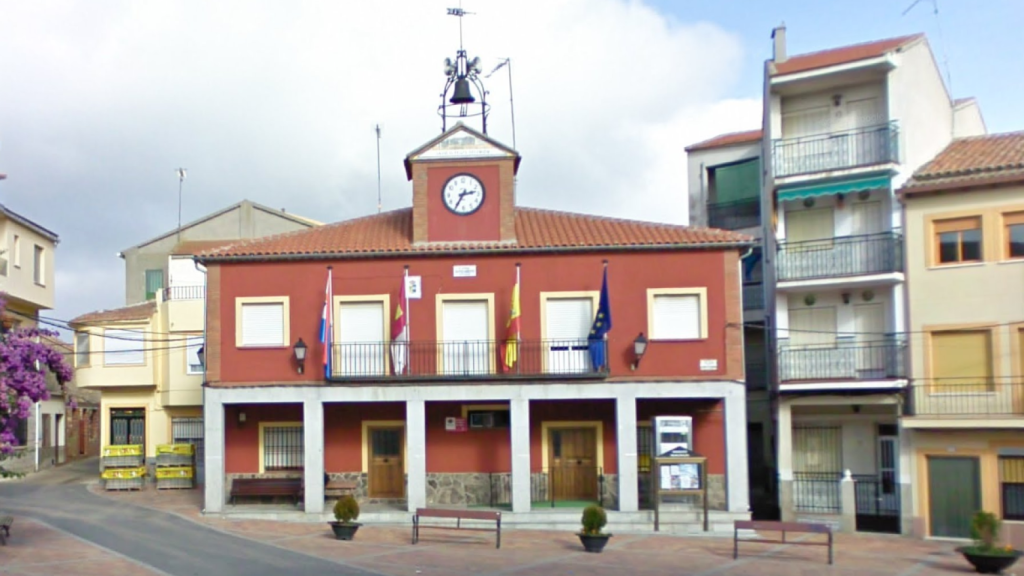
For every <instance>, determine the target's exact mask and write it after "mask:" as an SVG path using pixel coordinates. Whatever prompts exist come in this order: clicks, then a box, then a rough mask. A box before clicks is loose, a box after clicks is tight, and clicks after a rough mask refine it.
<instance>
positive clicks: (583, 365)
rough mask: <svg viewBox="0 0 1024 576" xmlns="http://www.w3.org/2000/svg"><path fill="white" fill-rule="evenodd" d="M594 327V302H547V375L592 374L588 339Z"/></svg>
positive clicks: (561, 300)
mask: <svg viewBox="0 0 1024 576" xmlns="http://www.w3.org/2000/svg"><path fill="white" fill-rule="evenodd" d="M593 324H594V299H593V298H591V297H589V296H584V297H582V298H557V297H548V298H546V299H545V300H544V338H545V342H544V348H545V350H546V354H545V356H546V357H545V359H544V362H545V364H544V368H545V370H544V371H545V372H547V373H549V374H563V373H572V372H588V371H590V356H589V353H588V342H587V336H589V335H590V327H591V326H592V325H593Z"/></svg>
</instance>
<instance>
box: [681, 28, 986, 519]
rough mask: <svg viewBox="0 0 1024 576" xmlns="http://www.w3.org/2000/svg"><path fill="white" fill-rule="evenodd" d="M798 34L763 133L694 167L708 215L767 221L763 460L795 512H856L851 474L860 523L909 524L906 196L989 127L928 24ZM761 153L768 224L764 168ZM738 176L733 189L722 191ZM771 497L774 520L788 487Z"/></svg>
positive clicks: (700, 208) (760, 354)
mask: <svg viewBox="0 0 1024 576" xmlns="http://www.w3.org/2000/svg"><path fill="white" fill-rule="evenodd" d="M785 34H786V31H785V28H777V29H776V30H775V31H774V32H773V39H774V53H773V57H772V59H770V60H768V61H767V62H766V65H765V72H764V115H763V122H762V128H761V131H760V143H759V144H758V143H757V142H756V141H755V138H756V137H757V135H758V132H756V131H753V132H749V133H742V134H739V135H735V134H733V135H725V136H722V137H718V138H715V139H712V140H710V141H708V142H704V143H701V144H697V145H694V146H692V147H691V149H690V154H691V157H690V161H689V165H690V170H691V176H690V199H691V205H692V206H693V207H695V208H696V210H693V213H694V214H696V215H698V218H704V219H706V220H707V221H710V220H712V219H714V220H715V222H716V223H718V225H720V226H726V227H729V228H735V229H737V230H745V229H748V228H749V227H751V226H761V227H762V230H763V232H762V233H761V234H759V236H761V240H762V242H761V244H762V245H761V247H760V254H763V258H762V257H760V254H758V252H756V251H755V253H754V254H752V255H751V257H750V258H749V259H748V260H747V263H748V266H746V267H745V271H746V274H747V276H746V277H745V278H744V280H745V282H748V283H749V284H748V285H747V286H748V288H747V289H746V290H745V291H744V296H745V297H747V298H748V300H747V301H745V303H744V308H745V309H746V310H747V313H746V315H745V317H746V318H747V321H748V325H747V331H746V334H747V341H746V345H747V353H746V355H747V362H748V370H750V369H752V368H753V363H755V362H757V361H758V359H761V358H763V359H764V361H765V372H764V376H763V377H762V376H760V375H758V376H757V377H753V376H748V387H749V388H750V396H749V400H750V404H751V408H750V415H751V431H750V432H751V441H750V446H751V459H752V461H754V462H755V463H758V464H759V463H760V462H762V461H767V464H766V465H767V466H768V470H767V471H765V472H764V473H763V475H765V476H768V477H771V476H775V477H776V478H777V479H778V485H777V491H778V496H777V502H778V506H779V510H778V513H779V514H780V515H781V516H782V518H784V519H793V518H797V517H799V518H814V519H819V520H824V521H830V522H834V523H838V522H839V514H840V512H841V506H842V504H841V490H840V480H841V478H842V476H843V474H844V472H845V471H847V470H848V471H850V472H851V473H852V474H853V476H854V479H855V480H857V494H858V498H857V502H858V510H857V519H858V527H859V529H862V530H881V531H891V532H898V531H900V530H901V529H902V530H904V531H908V530H909V526H908V525H906V523H905V524H904V525H903V526H902V528H901V522H900V515H901V505H900V503H901V500H904V501H905V500H906V499H907V498H909V497H910V484H909V482H910V476H909V473H908V472H907V471H906V470H905V468H906V465H907V462H906V458H907V457H908V456H906V455H904V458H903V462H902V463H901V461H900V457H899V456H900V450H899V444H900V439H899V427H898V419H899V403H900V398H901V397H902V393H903V389H904V387H905V386H906V385H907V382H908V380H907V371H906V362H907V358H906V350H907V346H908V342H907V338H906V336H905V332H906V312H905V310H906V299H905V296H904V271H903V252H902V251H903V233H902V230H901V217H900V206H899V203H898V202H897V201H896V199H895V197H894V193H893V190H894V189H896V188H898V187H899V186H900V185H901V184H902V183H903V182H904V181H905V180H906V179H907V178H909V177H910V175H911V174H912V173H913V171H914V170H915V169H916V168H918V167H919V166H921V165H922V164H923V163H925V162H927V161H928V160H930V159H931V158H932V157H933V156H934V155H935V154H936V153H937V152H938V151H940V150H941V149H942V148H943V147H944V146H945V145H946V144H948V143H949V142H950V141H951V140H952V139H953V138H954V137H959V136H966V135H972V134H983V133H984V132H985V126H984V123H983V121H982V118H981V114H980V111H979V109H978V107H977V103H976V102H975V101H974V100H973V99H967V100H958V101H955V102H954V101H953V100H952V99H951V98H950V96H949V94H948V93H947V90H946V87H945V85H944V84H943V81H942V77H941V74H940V72H939V70H938V68H937V67H936V64H935V60H934V58H933V55H932V53H931V50H930V48H929V46H928V43H927V40H926V39H925V37H924V35H921V34H917V35H913V36H905V37H901V38H894V39H889V40H881V41H875V42H868V43H865V44H857V45H853V46H846V47H841V48H834V49H829V50H824V51H821V52H814V53H809V54H800V55H794V56H788V55H787V53H786V39H785ZM758 158H759V159H760V168H761V175H760V178H761V193H760V197H759V205H760V207H759V214H760V218H755V217H754V215H753V214H754V213H755V210H754V209H753V207H752V205H753V204H754V202H755V200H754V199H753V198H752V197H751V194H750V192H749V191H748V189H749V188H750V181H751V180H753V179H754V176H753V175H752V173H753V170H752V169H747V167H748V166H754V165H755V164H757V161H758ZM694 170H696V171H697V175H694V174H693V171H694ZM723 171H724V172H728V176H729V178H728V182H729V183H730V185H729V188H728V189H727V191H726V192H727V194H726V195H725V196H723V195H722V194H721V193H720V192H719V191H718V190H717V189H716V186H717V187H718V188H720V187H721V178H720V176H721V173H722V172H723ZM737 179H739V180H740V184H739V185H736V184H734V183H735V182H736V180H737ZM704 222H705V221H704V220H700V219H698V220H696V221H695V222H694V223H695V224H698V225H699V224H703V223H704ZM758 281H760V282H762V283H763V284H762V285H763V292H762V293H761V294H758V292H759V290H758V289H757V288H755V286H756V285H757V284H756V283H757V282H758ZM751 315H754V316H755V317H754V318H752V317H751ZM762 327H763V330H762ZM757 332H763V336H764V337H763V338H762V337H759V336H758V335H757ZM765 388H767V390H764V389H765ZM755 406H756V407H757V408H755ZM772 439H774V443H775V446H774V449H772V447H771V446H770V443H771V442H772ZM755 447H760V448H758V449H759V450H760V452H757V451H756V450H755ZM773 456H774V462H772V461H771V460H772V457H773ZM772 467H773V468H774V473H772V472H773V471H772V470H771V468H772ZM751 470H752V474H754V473H755V471H756V470H757V464H755V465H752V466H751ZM753 498H754V499H755V501H754V503H753V508H754V510H755V511H765V515H766V516H768V515H770V514H768V511H769V510H770V508H771V507H772V504H773V503H774V502H775V501H776V500H775V498H774V497H773V495H771V494H770V493H769V491H768V490H764V491H760V492H755V493H754V494H753ZM760 498H764V499H765V500H764V501H760V502H759V501H757V500H758V499H760ZM851 513H852V511H851ZM902 514H904V515H908V514H909V511H908V510H907V508H906V507H902ZM908 518H909V516H908Z"/></svg>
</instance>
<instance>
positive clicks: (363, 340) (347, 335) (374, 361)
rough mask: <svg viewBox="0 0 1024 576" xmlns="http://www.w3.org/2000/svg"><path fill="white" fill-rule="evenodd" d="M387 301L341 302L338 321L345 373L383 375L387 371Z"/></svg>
mask: <svg viewBox="0 0 1024 576" xmlns="http://www.w3.org/2000/svg"><path fill="white" fill-rule="evenodd" d="M385 314H386V313H385V311H384V302H383V301H376V302H372V301H365V302H341V303H340V304H339V305H338V315H337V317H336V321H337V325H338V340H337V352H338V357H337V358H338V364H337V366H336V367H335V373H336V374H338V375H341V376H380V375H382V374H384V372H385V357H386V346H385V343H384V318H385Z"/></svg>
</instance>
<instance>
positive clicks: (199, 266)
mask: <svg viewBox="0 0 1024 576" xmlns="http://www.w3.org/2000/svg"><path fill="white" fill-rule="evenodd" d="M192 263H193V264H194V265H195V267H196V270H198V271H199V272H200V273H202V275H203V383H202V384H201V385H200V387H201V389H202V391H203V411H202V413H203V426H204V427H205V426H206V365H207V364H208V363H209V361H208V360H207V358H208V357H207V355H206V354H207V353H208V352H209V351H208V350H207V349H206V348H207V342H206V325H207V322H206V314H207V309H206V301H207V294H206V290H207V289H208V288H209V283H208V282H207V279H206V266H203V265H202V264H200V263H199V262H198V261H197V260H195V258H193V260H192ZM203 436H204V437H205V434H204V435H203ZM204 442H205V439H204ZM204 457H205V454H204ZM193 460H195V458H194V457H193ZM197 467H198V465H197ZM205 469H206V463H205V462H204V463H203V470H205ZM197 476H198V474H197ZM203 480H204V482H205V480H206V479H205V477H204V478H203ZM195 482H198V478H196V480H195ZM203 509H204V511H205V502H204V508H203Z"/></svg>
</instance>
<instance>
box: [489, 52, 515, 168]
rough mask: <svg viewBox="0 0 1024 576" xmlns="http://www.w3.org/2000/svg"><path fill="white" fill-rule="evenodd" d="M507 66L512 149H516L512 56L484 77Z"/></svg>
mask: <svg viewBox="0 0 1024 576" xmlns="http://www.w3.org/2000/svg"><path fill="white" fill-rule="evenodd" d="M506 66H507V67H508V109H509V111H510V112H511V114H512V149H513V150H515V149H516V105H515V102H514V101H513V99H512V59H511V58H505V59H504V60H502V61H501V63H499V64H498V65H497V66H495V67H494V70H491V72H490V73H489V74H488V75H487V76H484V79H487V78H490V77H491V76H493V75H494V73H495V72H497V71H498V70H501V69H502V68H504V67H506Z"/></svg>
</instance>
